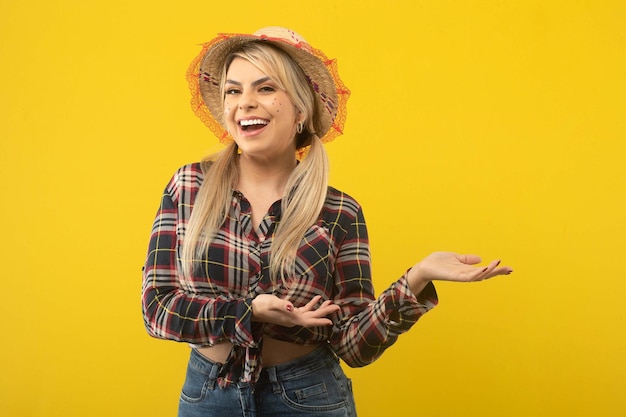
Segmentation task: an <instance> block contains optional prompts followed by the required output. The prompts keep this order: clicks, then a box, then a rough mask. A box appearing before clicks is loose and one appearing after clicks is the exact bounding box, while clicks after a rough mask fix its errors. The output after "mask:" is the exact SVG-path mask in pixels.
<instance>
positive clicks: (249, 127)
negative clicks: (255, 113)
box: [239, 119, 269, 132]
mask: <svg viewBox="0 0 626 417" xmlns="http://www.w3.org/2000/svg"><path fill="white" fill-rule="evenodd" d="M268 124H269V120H266V119H243V120H240V121H239V127H240V129H241V130H242V131H244V132H250V131H254V130H259V129H261V128H263V127H265V126H267V125H268Z"/></svg>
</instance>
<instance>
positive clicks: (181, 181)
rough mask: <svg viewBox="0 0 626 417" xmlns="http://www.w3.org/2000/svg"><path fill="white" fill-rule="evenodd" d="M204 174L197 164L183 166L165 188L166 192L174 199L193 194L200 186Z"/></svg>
mask: <svg viewBox="0 0 626 417" xmlns="http://www.w3.org/2000/svg"><path fill="white" fill-rule="evenodd" d="M203 180H204V173H203V171H202V166H201V164H200V163H199V162H194V163H191V164H187V165H183V166H182V167H180V168H178V169H177V170H176V172H174V175H172V178H171V179H170V181H169V183H168V184H167V187H166V192H167V193H168V194H170V195H171V196H172V198H174V199H178V197H179V196H180V195H181V194H182V193H185V192H195V191H197V190H198V189H199V188H200V186H201V185H202V181H203Z"/></svg>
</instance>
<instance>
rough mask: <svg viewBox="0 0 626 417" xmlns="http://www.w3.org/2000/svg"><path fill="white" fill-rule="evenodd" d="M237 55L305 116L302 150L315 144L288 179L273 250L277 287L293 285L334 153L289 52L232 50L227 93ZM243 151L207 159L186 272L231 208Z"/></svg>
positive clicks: (185, 255)
mask: <svg viewBox="0 0 626 417" xmlns="http://www.w3.org/2000/svg"><path fill="white" fill-rule="evenodd" d="M236 57H240V58H243V59H246V60H248V61H249V62H250V63H252V64H253V65H255V66H256V67H257V68H259V70H261V71H262V72H263V73H265V74H267V76H269V77H270V78H271V79H273V80H274V81H275V82H276V83H277V84H278V87H279V88H281V89H282V90H284V91H285V92H286V93H287V95H288V96H289V98H290V99H291V102H292V103H293V104H294V105H295V106H296V108H297V109H298V110H299V111H301V112H302V115H303V117H304V120H305V122H304V128H303V130H302V133H299V134H297V136H296V148H297V149H302V148H305V147H306V146H309V149H308V152H307V153H306V156H305V157H304V158H303V159H302V160H301V161H300V163H299V164H298V165H297V166H296V168H295V169H294V170H293V171H292V173H291V174H290V176H289V179H288V181H287V185H286V187H285V190H286V191H285V195H284V196H283V199H282V202H281V204H282V216H281V220H280V223H279V225H278V227H277V228H276V231H275V234H274V240H273V241H272V244H271V248H270V278H271V280H272V282H273V283H274V284H275V285H276V284H277V283H278V282H281V283H283V284H285V285H288V283H289V279H288V277H289V276H292V275H294V274H295V258H296V252H297V249H298V246H299V244H300V242H301V241H302V238H303V237H304V235H305V233H306V231H307V230H308V229H309V228H310V227H311V226H312V225H313V224H314V223H315V222H316V221H317V219H318V217H319V215H320V212H321V210H322V207H323V205H324V201H325V199H326V193H327V188H328V157H327V155H326V150H325V149H324V146H323V144H322V142H321V140H320V138H319V137H318V136H317V133H316V132H317V131H318V130H317V129H318V126H317V125H318V120H319V118H318V117H317V115H318V114H319V113H318V112H319V111H320V109H318V108H317V106H316V105H315V96H314V93H313V91H312V88H311V86H310V85H309V82H308V80H307V78H306V76H305V74H304V72H303V71H302V69H301V68H300V67H299V66H298V65H297V64H296V63H295V62H294V61H293V60H292V59H291V58H290V57H289V55H287V54H286V53H285V52H283V51H281V50H279V49H278V48H275V47H272V46H271V45H268V44H267V43H263V42H249V43H246V44H244V45H243V46H242V47H241V48H239V49H237V50H236V51H234V52H233V53H231V54H230V56H229V58H228V59H227V60H226V62H225V64H224V68H223V71H222V77H221V79H222V81H221V86H220V88H221V94H222V97H224V84H225V78H226V77H225V75H226V71H227V70H228V67H229V65H230V63H231V62H232V60H233V59H234V58H236ZM222 114H223V112H222ZM222 124H224V121H222ZM237 152H238V149H237V145H236V144H235V143H234V142H233V143H231V144H230V145H229V146H228V147H227V148H226V149H225V150H223V151H222V152H219V153H217V154H214V155H211V156H209V157H207V158H205V159H204V160H203V161H202V171H203V173H204V176H205V178H204V182H203V183H202V186H201V187H200V190H199V191H198V194H197V196H196V200H195V203H194V208H193V211H192V213H191V216H190V218H189V223H188V224H187V232H186V236H185V239H184V241H183V247H182V253H181V256H182V265H183V273H184V274H185V275H186V276H190V275H192V272H193V269H194V265H195V264H196V263H197V262H198V261H200V260H201V259H202V258H203V255H204V254H205V253H206V252H207V250H208V247H209V244H210V243H211V240H212V239H213V238H214V236H215V233H216V232H217V231H218V230H219V229H220V227H221V226H222V224H223V223H224V221H225V219H226V216H227V215H228V213H229V211H230V206H231V203H232V198H233V196H232V191H233V186H234V185H235V184H236V183H237V176H238V169H237V160H238V159H237Z"/></svg>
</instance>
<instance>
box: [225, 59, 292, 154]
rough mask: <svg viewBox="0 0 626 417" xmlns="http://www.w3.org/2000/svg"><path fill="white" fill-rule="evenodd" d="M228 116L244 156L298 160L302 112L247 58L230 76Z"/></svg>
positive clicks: (236, 62) (233, 65)
mask: <svg viewBox="0 0 626 417" xmlns="http://www.w3.org/2000/svg"><path fill="white" fill-rule="evenodd" d="M224 93H225V98H224V116H225V120H226V125H227V126H228V130H229V132H230V134H231V135H232V136H233V138H234V139H235V142H236V143H237V146H238V147H239V149H240V150H241V152H242V154H245V155H249V156H259V157H264V158H275V157H280V156H285V157H290V158H293V157H294V152H295V148H296V145H295V140H294V137H295V134H296V124H297V123H298V121H300V119H301V117H300V118H299V116H300V113H299V112H298V111H297V110H296V108H295V106H294V105H293V103H292V102H291V100H290V99H289V96H288V95H287V93H286V92H284V91H283V90H280V89H279V88H278V85H277V84H276V82H274V81H273V80H271V79H270V78H269V77H268V76H267V75H266V74H265V73H263V72H262V71H261V70H259V69H258V68H257V67H255V66H254V65H252V64H251V63H250V62H248V61H247V60H245V59H243V58H235V59H234V60H233V62H232V63H231V64H230V66H229V68H228V71H227V73H226V83H225V86H224Z"/></svg>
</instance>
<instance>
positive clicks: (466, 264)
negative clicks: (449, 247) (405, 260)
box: [408, 252, 513, 294]
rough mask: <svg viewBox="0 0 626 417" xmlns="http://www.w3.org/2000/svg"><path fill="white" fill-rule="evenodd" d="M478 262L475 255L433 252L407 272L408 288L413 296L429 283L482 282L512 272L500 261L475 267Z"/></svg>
mask: <svg viewBox="0 0 626 417" xmlns="http://www.w3.org/2000/svg"><path fill="white" fill-rule="evenodd" d="M480 262H481V258H480V256H477V255H460V254H457V253H453V252H434V253H432V254H430V255H428V256H427V257H426V258H424V259H423V260H422V261H420V262H418V263H417V264H416V265H415V266H414V267H413V268H412V269H411V270H410V271H409V274H408V281H409V286H410V287H411V290H412V291H413V293H414V294H418V293H419V292H421V291H422V290H423V289H424V287H425V286H426V284H428V282H430V281H454V282H473V281H483V280H485V279H489V278H493V277H495V276H497V275H508V274H510V273H511V272H513V269H512V268H511V267H508V266H500V261H491V262H490V263H489V265H487V266H480V267H479V266H475V265H477V264H478V263H480Z"/></svg>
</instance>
